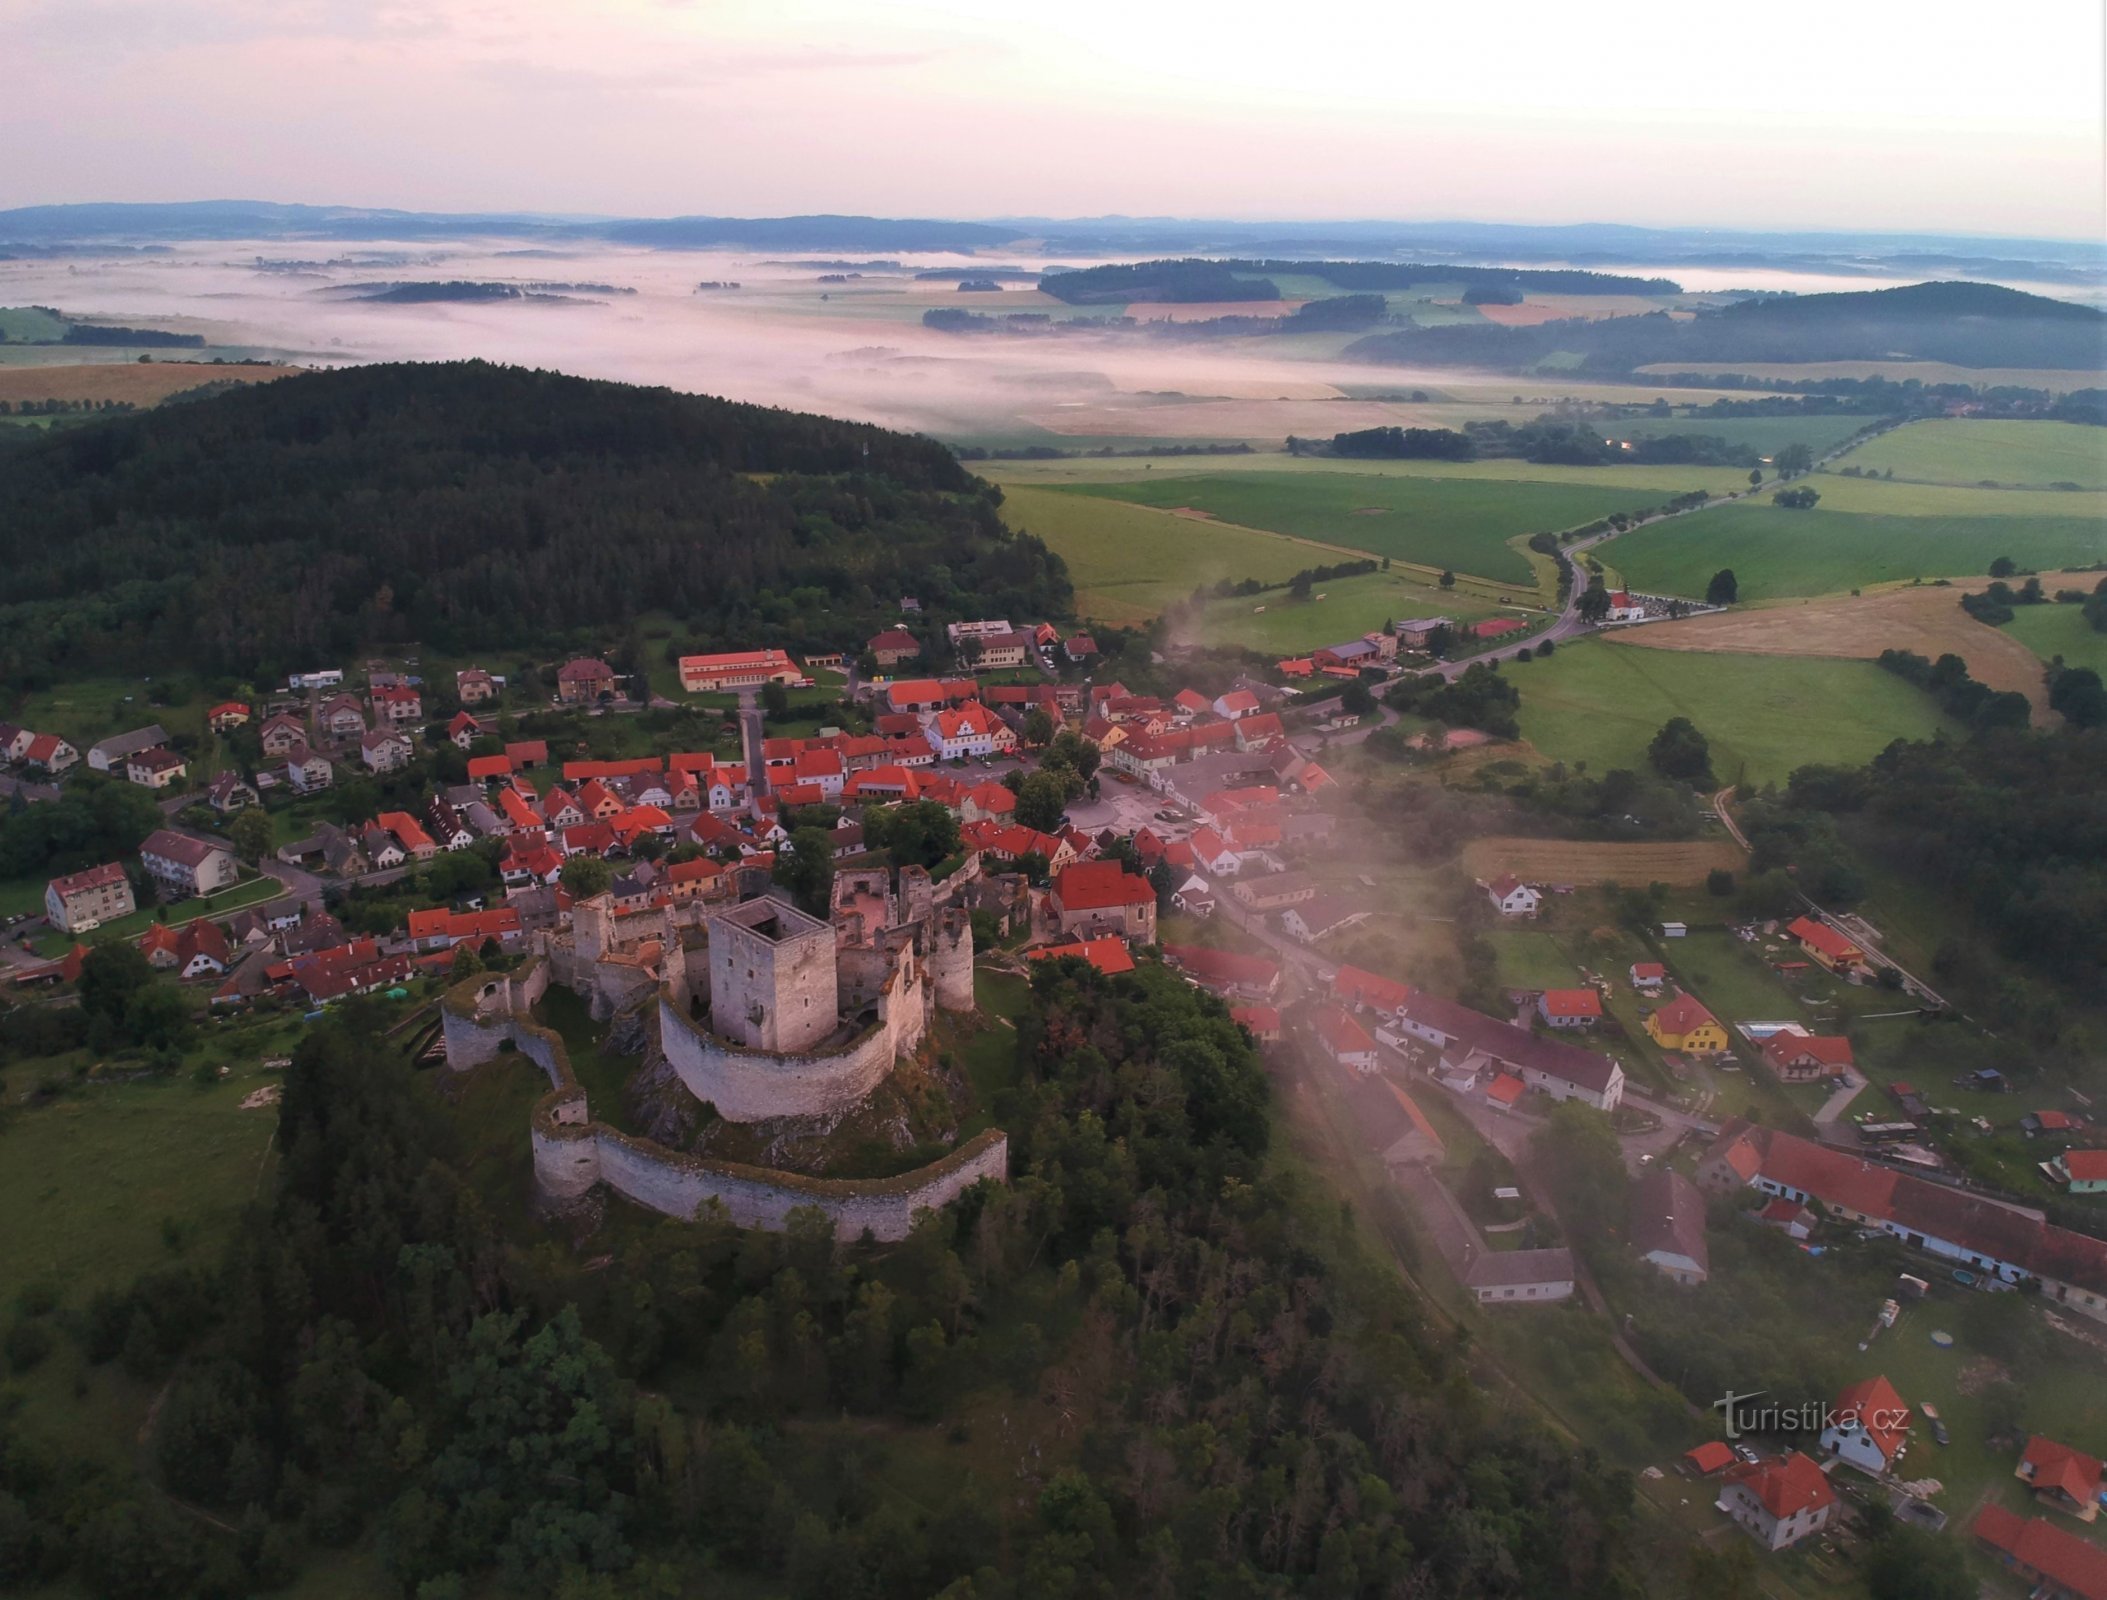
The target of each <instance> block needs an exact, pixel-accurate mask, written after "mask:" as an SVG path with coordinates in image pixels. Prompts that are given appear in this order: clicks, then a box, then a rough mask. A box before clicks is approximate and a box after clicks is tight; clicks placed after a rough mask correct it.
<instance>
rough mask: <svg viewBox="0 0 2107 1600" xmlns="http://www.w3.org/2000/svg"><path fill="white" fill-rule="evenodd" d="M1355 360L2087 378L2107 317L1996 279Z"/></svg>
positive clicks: (1787, 300)
mask: <svg viewBox="0 0 2107 1600" xmlns="http://www.w3.org/2000/svg"><path fill="white" fill-rule="evenodd" d="M1346 353H1347V355H1349V356H1351V357H1353V358H1355V359H1357V360H1366V361H1380V362H1386V363H1390V362H1395V363H1404V364H1410V363H1415V362H1419V363H1426V364H1428V365H1432V366H1449V367H1466V366H1467V367H1486V368H1492V369H1495V370H1500V371H1512V372H1519V371H1525V370H1527V369H1529V368H1531V367H1534V366H1536V365H1537V364H1538V363H1540V362H1542V361H1544V360H1546V359H1548V358H1550V357H1551V356H1553V355H1559V354H1563V355H1567V356H1572V355H1578V356H1579V357H1580V358H1581V363H1582V367H1583V368H1584V369H1585V370H1587V371H1589V372H1593V373H1598V374H1606V373H1625V372H1630V371H1632V370H1633V369H1634V368H1637V367H1642V366H1649V365H1655V364H1659V363H1678V364H1687V365H1688V366H1689V368H1690V369H1691V370H1695V371H1706V372H1723V371H1732V370H1734V368H1735V366H1736V365H1737V364H1746V363H1759V362H1773V361H1777V362H1796V361H1882V360H1895V359H1915V360H1919V361H1948V362H1952V363H1954V364H1955V365H1957V366H1963V367H2039V368H2052V369H2056V370H2059V371H2069V372H2073V373H2078V372H2096V371H2098V370H2099V369H2100V368H2101V367H2102V366H2103V365H2107V315H2103V314H2102V313H2101V312H2100V311H2099V310H2097V309H2096V308H2094V307H2091V306H2084V305H2076V304H2073V303H2071V302H2068V301H2063V300H2051V299H2048V298H2046V297H2045V296H2042V295H2034V294H2024V293H2022V292H2020V291H2019V290H2017V289H2004V288H2000V287H1998V286H1997V285H1995V284H1987V283H1919V284H1911V285H1908V286H1907V287H1903V288H1896V289H1875V290H1868V291H1861V292H1856V293H1849V294H1813V295H1788V296H1780V297H1777V298H1775V299H1763V300H1743V301H1739V302H1737V303H1735V304H1733V305H1730V306H1725V307H1722V308H1721V309H1719V310H1716V311H1704V312H1700V313H1699V314H1698V315H1697V316H1695V317H1693V318H1690V319H1688V320H1681V321H1679V320H1676V319H1675V318H1672V317H1670V316H1669V315H1668V313H1667V312H1665V311H1657V312H1654V313H1652V314H1650V315H1646V316H1634V317H1605V318H1601V319H1599V320H1594V321H1581V320H1577V319H1574V320H1564V321H1558V322H1545V323H1540V324H1538V325H1537V326H1535V327H1529V328H1512V327H1501V326H1497V325H1495V324H1492V323H1482V322H1481V323H1455V324H1452V325H1450V326H1446V327H1432V328H1411V329H1405V330H1400V331H1398V332H1395V333H1379V334H1373V335H1371V336H1370V337H1368V338H1366V339H1361V340H1357V341H1356V342H1355V343H1354V344H1353V345H1351V346H1349V347H1348V349H1347V352H1346ZM2079 386H2080V385H2078V384H2076V383H2074V384H2073V387H2079ZM2088 386H2089V385H2088Z"/></svg>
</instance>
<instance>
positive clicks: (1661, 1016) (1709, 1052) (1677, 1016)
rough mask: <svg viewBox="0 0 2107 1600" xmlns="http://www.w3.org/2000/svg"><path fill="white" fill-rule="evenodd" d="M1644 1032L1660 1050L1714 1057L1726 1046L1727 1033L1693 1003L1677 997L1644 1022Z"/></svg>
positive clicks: (1710, 1015)
mask: <svg viewBox="0 0 2107 1600" xmlns="http://www.w3.org/2000/svg"><path fill="white" fill-rule="evenodd" d="M1646 1032H1647V1035H1648V1037H1650V1038H1651V1039H1652V1040H1653V1042H1654V1043H1655V1044H1657V1045H1659V1046H1660V1047H1661V1048H1662V1049H1663V1050H1680V1051H1682V1052H1683V1053H1684V1054H1686V1055H1693V1056H1716V1055H1719V1054H1720V1053H1722V1052H1723V1051H1724V1050H1725V1049H1726V1047H1727V1030H1726V1027H1725V1026H1724V1025H1723V1024H1722V1023H1721V1022H1720V1020H1719V1019H1718V1018H1717V1017H1715V1016H1713V1015H1712V1013H1711V1012H1709V1011H1707V1010H1706V1009H1705V1008H1704V1007H1703V1006H1701V1005H1699V1004H1698V1003H1697V1001H1696V1000H1694V999H1693V998H1691V997H1690V996H1689V995H1687V994H1679V995H1677V996H1676V997H1675V998H1674V999H1673V1000H1671V1001H1669V1002H1668V1003H1667V1004H1666V1005H1664V1006H1662V1007H1660V1008H1659V1009H1658V1010H1657V1011H1655V1012H1654V1014H1653V1015H1652V1016H1650V1017H1648V1018H1647V1019H1646Z"/></svg>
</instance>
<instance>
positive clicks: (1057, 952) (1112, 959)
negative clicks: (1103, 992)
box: [1031, 933, 1134, 977]
mask: <svg viewBox="0 0 2107 1600" xmlns="http://www.w3.org/2000/svg"><path fill="white" fill-rule="evenodd" d="M1062 956H1074V957H1076V958H1077V959H1078V960H1082V961H1087V962H1089V963H1090V965H1092V966H1093V967H1095V968H1097V970H1098V971H1100V972H1102V973H1104V974H1105V975H1106V976H1107V977H1111V976H1113V975H1115V974H1117V973H1121V972H1132V971H1133V970H1134V957H1133V956H1132V954H1130V953H1129V952H1128V950H1127V941H1126V940H1124V939H1122V938H1120V936H1119V935H1118V934H1116V933H1108V934H1105V935H1104V936H1103V937H1101V938H1096V939H1080V940H1077V941H1075V942H1073V943H1070V944H1050V945H1046V946H1044V947H1042V948H1040V949H1037V950H1034V951H1033V952H1032V953H1031V958H1032V960H1034V961H1053V960H1057V959H1059V958H1060V957H1062Z"/></svg>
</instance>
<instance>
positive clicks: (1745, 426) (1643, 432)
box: [1602, 416, 1874, 456]
mask: <svg viewBox="0 0 2107 1600" xmlns="http://www.w3.org/2000/svg"><path fill="white" fill-rule="evenodd" d="M1873 420H1874V419H1873V418H1871V417H1822V416H1812V417H1634V418H1631V419H1629V420H1627V421H1622V422H1605V423H1604V424H1603V425H1602V431H1603V432H1604V433H1605V434H1609V435H1613V436H1615V437H1617V438H1620V439H1658V438H1660V437H1661V436H1662V435H1664V434H1670V433H1687V434H1696V435H1700V436H1703V437H1709V438H1713V439H1724V440H1725V441H1726V442H1727V443H1728V444H1745V445H1747V446H1748V447H1749V448H1750V449H1752V450H1755V451H1757V452H1759V453H1760V454H1763V455H1766V456H1767V455H1773V454H1775V453H1776V452H1777V451H1779V450H1782V449H1783V448H1784V447H1785V446H1786V445H1789V444H1804V445H1805V446H1807V448H1808V449H1810V450H1812V451H1813V452H1814V453H1815V454H1816V455H1818V456H1820V455H1826V454H1828V453H1829V452H1830V451H1831V450H1834V449H1835V448H1836V447H1837V446H1838V445H1840V444H1842V443H1843V442H1844V441H1845V440H1846V439H1848V438H1850V437H1851V435H1852V434H1854V433H1856V432H1857V431H1858V430H1859V429H1860V428H1863V427H1865V426H1866V425H1867V424H1868V423H1869V422H1871V421H1873Z"/></svg>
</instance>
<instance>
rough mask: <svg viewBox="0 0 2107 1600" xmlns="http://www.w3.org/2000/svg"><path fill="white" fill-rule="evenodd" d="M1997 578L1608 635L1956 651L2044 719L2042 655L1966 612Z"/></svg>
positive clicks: (1839, 653)
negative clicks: (1970, 593)
mask: <svg viewBox="0 0 2107 1600" xmlns="http://www.w3.org/2000/svg"><path fill="white" fill-rule="evenodd" d="M2083 577H2084V575H2083V574H2076V575H2068V574H2063V573H2043V574H2042V575H2041V583H2042V587H2044V588H2045V589H2048V590H2049V591H2050V592H2052V593H2053V592H2054V591H2055V590H2056V589H2057V588H2059V587H2063V586H2065V585H2066V584H2078V583H2080V582H2081V581H2082V579H2083ZM1989 581H1990V580H1989V579H1988V578H1956V579H1954V580H1953V587H1951V588H1949V589H1941V588H1937V587H1935V586H1933V585H1931V584H1925V585H1922V586H1916V585H1912V586H1909V587H1905V588H1900V589H1888V590H1885V591H1883V592H1881V593H1878V594H1866V595H1850V594H1832V595H1823V596H1822V597H1821V598H1820V599H1816V600H1804V601H1800V602H1798V603H1795V604H1789V605H1777V606H1764V607H1760V608H1758V609H1755V610H1750V611H1716V612H1713V613H1712V614H1711V615H1709V616H1703V617H1685V618H1683V619H1682V620H1681V621H1680V622H1649V623H1647V624H1645V625H1644V626H1642V627H1637V628H1623V629H1619V630H1617V631H1616V632H1614V633H1611V634H1607V635H1605V637H1606V638H1607V639H1608V640H1609V641H1610V642H1611V643H1613V644H1619V645H1644V646H1646V647H1648V648H1650V649H1655V650H1702V651H1724V652H1728V653H1730V654H1735V655H1755V656H1829V657H1833V658H1836V659H1841V660H1850V661H1871V660H1873V659H1874V658H1875V657H1877V656H1878V655H1879V654H1880V652H1881V651H1883V650H1914V651H1916V652H1917V654H1918V655H1920V656H1929V657H1931V658H1932V659H1933V660H1935V661H1936V660H1937V659H1938V658H1939V657H1940V656H1942V655H1945V654H1947V653H1948V652H1949V651H1951V652H1952V653H1953V654H1954V655H1957V656H1959V657H1960V658H1961V659H1962V660H1964V661H1966V662H1967V663H1968V670H1969V672H1970V673H1971V674H1973V675H1974V676H1975V677H1976V678H1977V679H1978V680H1979V681H1981V682H1983V683H1987V684H1988V685H1989V686H1990V687H1991V688H1993V689H2016V690H2017V691H2018V692H2019V693H2021V694H2023V695H2025V696H2026V697H2027V699H2029V700H2030V701H2032V702H2033V705H2034V716H2035V720H2037V721H2039V720H2040V719H2041V717H2043V716H2044V715H2046V714H2047V710H2048V694H2047V691H2046V690H2045V689H2044V688H2043V687H2042V683H2041V661H2040V658H2039V657H2037V656H2036V655H2035V654H2034V652H2033V651H2031V650H2029V649H2028V648H2027V647H2026V646H2025V645H2024V644H2021V643H2020V642H2019V640H2017V639H2015V638H2013V637H2012V636H2011V635H2010V634H2009V633H2006V632H2004V631H2003V630H2002V629H2000V628H1992V627H1990V626H1988V625H1987V624H1984V623H1981V622H1977V621H1976V620H1975V619H1974V618H1973V617H1971V616H1969V615H1968V613H1967V612H1965V611H1963V610H1962V609H1961V595H1962V594H1963V593H1964V592H1965V591H1967V590H1969V589H1978V590H1979V589H1980V588H1981V586H1982V585H1984V584H1986V583H1988V582H1989Z"/></svg>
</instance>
